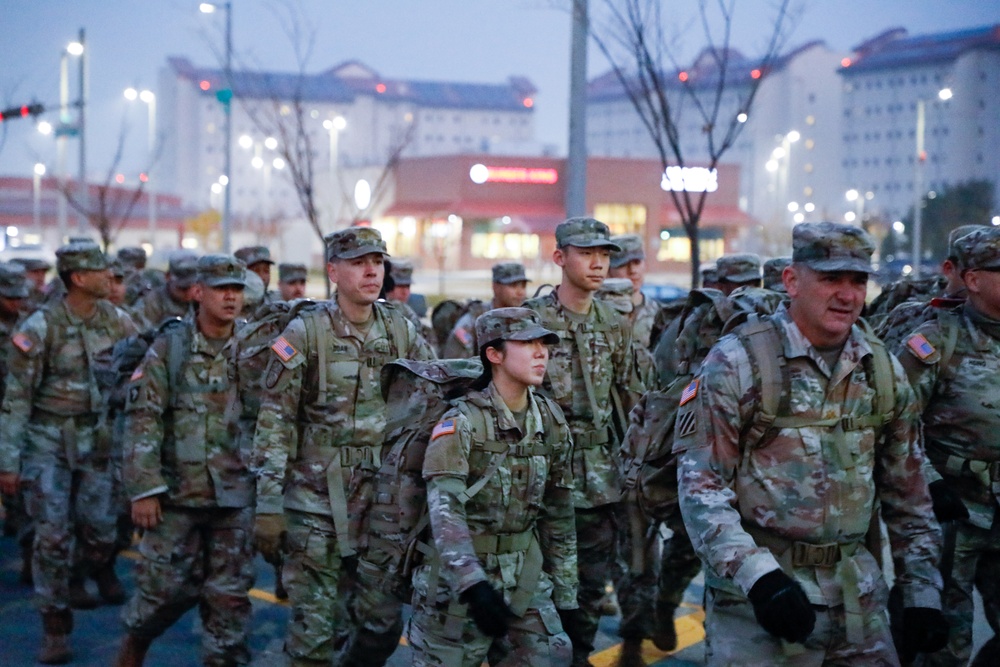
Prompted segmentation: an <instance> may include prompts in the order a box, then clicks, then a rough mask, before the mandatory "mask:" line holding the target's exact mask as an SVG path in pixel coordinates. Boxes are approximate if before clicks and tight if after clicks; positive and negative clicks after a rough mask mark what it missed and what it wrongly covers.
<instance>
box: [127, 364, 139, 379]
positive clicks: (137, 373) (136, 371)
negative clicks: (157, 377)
mask: <svg viewBox="0 0 1000 667" xmlns="http://www.w3.org/2000/svg"><path fill="white" fill-rule="evenodd" d="M141 379H142V366H137V367H136V369H135V370H134V371H132V377H130V378H129V379H128V381H129V382H135V381H136V380H141Z"/></svg>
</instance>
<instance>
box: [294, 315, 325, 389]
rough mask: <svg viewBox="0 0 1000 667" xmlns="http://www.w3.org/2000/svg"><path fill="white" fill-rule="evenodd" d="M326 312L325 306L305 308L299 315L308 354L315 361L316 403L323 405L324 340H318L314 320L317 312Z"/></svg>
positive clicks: (317, 325)
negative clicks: (304, 333)
mask: <svg viewBox="0 0 1000 667" xmlns="http://www.w3.org/2000/svg"><path fill="white" fill-rule="evenodd" d="M321 312H322V313H326V312H327V310H326V309H325V308H317V309H314V310H307V311H305V312H303V313H301V314H300V315H299V316H300V317H301V318H302V323H303V324H304V325H305V328H306V344H307V345H308V346H309V356H311V357H312V358H313V359H314V360H315V363H316V374H317V376H318V377H317V379H316V403H317V404H318V405H324V404H325V403H326V345H325V343H326V340H325V339H324V340H322V341H321V340H320V337H319V329H320V327H319V323H318V322H317V321H316V319H317V317H318V315H319V313H321Z"/></svg>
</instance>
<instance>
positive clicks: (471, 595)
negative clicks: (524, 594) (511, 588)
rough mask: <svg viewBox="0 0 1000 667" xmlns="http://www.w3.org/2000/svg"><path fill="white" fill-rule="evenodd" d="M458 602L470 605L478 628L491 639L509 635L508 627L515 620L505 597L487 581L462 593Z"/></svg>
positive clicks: (477, 583)
mask: <svg viewBox="0 0 1000 667" xmlns="http://www.w3.org/2000/svg"><path fill="white" fill-rule="evenodd" d="M458 601H459V602H462V603H464V604H467V605H469V613H470V614H471V615H472V620H473V621H475V622H476V627H477V628H479V629H480V630H482V632H483V634H485V635H489V636H490V637H503V636H504V635H506V634H507V625H508V621H510V619H512V618H514V612H512V611H511V610H510V607H508V606H507V603H506V602H504V601H503V596H502V595H500V594H499V593H497V591H496V589H495V588H493V587H492V586H490V585H489V583H487V582H485V581H478V582H476V583H474V584H473V585H472V586H470V587H469V588H467V589H465V590H464V591H462V593H461V594H460V595H459V596H458Z"/></svg>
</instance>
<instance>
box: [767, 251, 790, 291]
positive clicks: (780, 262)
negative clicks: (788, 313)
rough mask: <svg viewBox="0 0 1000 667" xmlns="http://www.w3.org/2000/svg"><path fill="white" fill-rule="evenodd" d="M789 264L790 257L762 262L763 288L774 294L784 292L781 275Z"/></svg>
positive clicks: (774, 258) (773, 258)
mask: <svg viewBox="0 0 1000 667" xmlns="http://www.w3.org/2000/svg"><path fill="white" fill-rule="evenodd" d="M791 263H792V258H791V257H772V258H771V259H769V260H767V261H766V262H764V287H766V288H767V289H769V290H774V291H775V292H784V291H785V283H784V282H783V281H782V280H781V274H782V272H784V270H785V267H786V266H788V265H789V264H791Z"/></svg>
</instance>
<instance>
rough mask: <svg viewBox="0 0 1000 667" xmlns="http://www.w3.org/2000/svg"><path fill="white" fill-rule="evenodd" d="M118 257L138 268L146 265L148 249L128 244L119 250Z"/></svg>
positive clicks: (126, 263)
mask: <svg viewBox="0 0 1000 667" xmlns="http://www.w3.org/2000/svg"><path fill="white" fill-rule="evenodd" d="M118 259H119V260H121V262H122V263H123V264H125V265H128V266H131V267H133V268H136V269H141V268H143V267H145V266H146V251H145V250H143V249H142V248H140V247H139V246H126V247H124V248H122V249H120V250H119V251H118Z"/></svg>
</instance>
